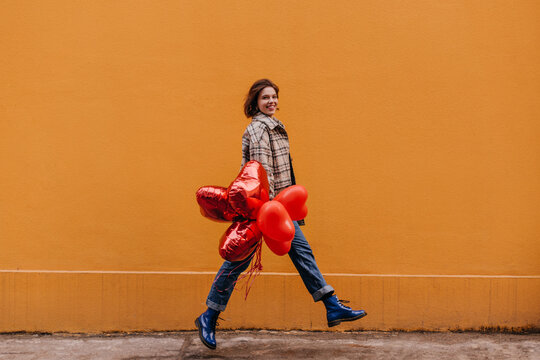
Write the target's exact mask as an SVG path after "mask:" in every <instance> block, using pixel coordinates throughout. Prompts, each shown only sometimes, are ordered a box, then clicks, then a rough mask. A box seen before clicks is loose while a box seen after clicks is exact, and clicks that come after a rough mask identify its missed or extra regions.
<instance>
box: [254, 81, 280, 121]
mask: <svg viewBox="0 0 540 360" xmlns="http://www.w3.org/2000/svg"><path fill="white" fill-rule="evenodd" d="M277 104H278V96H277V93H276V90H274V88H273V87H271V86H267V87H265V88H264V89H262V90H261V92H260V93H259V98H258V99H257V106H258V107H259V110H260V111H261V112H262V113H263V114H266V115H268V116H270V117H273V116H274V113H275V112H276V110H277Z"/></svg>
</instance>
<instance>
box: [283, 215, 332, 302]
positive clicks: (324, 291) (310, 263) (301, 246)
mask: <svg viewBox="0 0 540 360" xmlns="http://www.w3.org/2000/svg"><path fill="white" fill-rule="evenodd" d="M293 224H294V228H295V234H294V239H293V241H292V244H291V250H290V251H289V257H290V258H291V260H292V262H293V264H294V266H295V267H296V270H298V273H299V274H300V277H301V278H302V280H303V281H304V285H305V286H306V288H307V290H308V291H309V293H310V294H311V296H313V300H314V301H319V300H322V299H323V298H324V297H328V296H329V295H331V294H332V293H333V292H334V288H333V287H332V286H330V285H328V284H327V283H326V281H325V280H324V277H323V276H322V274H321V271H320V270H319V267H318V266H317V263H316V262H315V256H313V251H312V250H311V247H310V246H309V243H308V242H307V240H306V237H305V236H304V234H303V233H302V230H301V229H300V226H298V223H297V222H296V221H293Z"/></svg>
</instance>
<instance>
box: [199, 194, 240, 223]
mask: <svg viewBox="0 0 540 360" xmlns="http://www.w3.org/2000/svg"><path fill="white" fill-rule="evenodd" d="M197 203H198V204H199V206H200V208H201V209H200V210H201V214H202V215H203V216H204V217H207V218H209V219H212V220H216V221H232V220H233V219H234V218H235V217H237V216H238V214H236V212H235V211H234V209H233V208H232V207H231V205H230V204H229V201H228V199H227V189H226V188H224V187H221V186H203V187H201V188H200V189H199V190H197Z"/></svg>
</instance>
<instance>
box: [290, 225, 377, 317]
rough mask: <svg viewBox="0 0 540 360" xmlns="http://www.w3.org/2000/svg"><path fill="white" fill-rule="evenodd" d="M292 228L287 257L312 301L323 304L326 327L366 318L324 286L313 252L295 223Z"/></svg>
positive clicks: (332, 289) (364, 314)
mask: <svg viewBox="0 0 540 360" xmlns="http://www.w3.org/2000/svg"><path fill="white" fill-rule="evenodd" d="M294 227H295V230H296V232H295V235H294V240H293V242H292V246H291V251H289V256H290V257H291V260H292V262H293V263H294V266H296V269H297V270H298V273H299V274H300V276H301V277H302V280H303V281H304V284H305V285H306V288H307V289H308V291H309V292H310V294H311V296H313V300H315V301H319V300H322V301H323V302H324V306H325V307H326V319H327V320H328V326H329V327H332V326H336V325H339V324H340V323H341V322H343V321H354V320H358V319H361V318H363V317H364V316H366V315H367V313H366V312H365V311H364V310H353V309H351V308H350V307H348V306H345V305H343V303H342V301H341V300H339V299H338V298H337V296H336V295H333V293H334V288H332V287H331V286H330V285H328V284H326V281H325V280H324V277H323V276H322V274H321V272H320V270H319V267H318V266H317V263H316V262H315V257H314V256H313V251H311V247H310V246H309V244H308V242H307V240H306V238H305V236H304V234H303V233H302V230H300V227H299V226H298V224H297V223H296V221H295V222H294Z"/></svg>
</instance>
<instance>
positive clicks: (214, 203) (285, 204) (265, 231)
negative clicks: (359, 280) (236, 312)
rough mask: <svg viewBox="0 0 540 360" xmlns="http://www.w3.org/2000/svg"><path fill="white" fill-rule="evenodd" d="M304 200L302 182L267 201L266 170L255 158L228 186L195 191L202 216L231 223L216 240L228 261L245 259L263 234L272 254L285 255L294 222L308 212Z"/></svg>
mask: <svg viewBox="0 0 540 360" xmlns="http://www.w3.org/2000/svg"><path fill="white" fill-rule="evenodd" d="M306 200H307V191H306V189H305V188H304V187H303V186H301V185H293V186H290V187H288V188H286V189H284V190H282V191H281V192H280V193H279V194H278V196H276V197H275V198H274V199H273V200H269V195H268V178H267V175H266V171H265V170H264V168H263V166H262V165H261V164H260V163H259V162H257V161H249V162H248V163H246V164H245V165H244V167H243V168H242V170H240V173H239V174H238V176H237V177H236V179H235V180H234V181H233V182H232V183H231V185H230V186H229V187H228V188H224V187H220V186H203V187H201V188H200V189H199V190H197V202H198V203H199V206H200V210H201V214H202V215H203V216H205V217H207V218H209V219H212V220H216V221H232V222H233V224H232V225H231V226H229V228H228V229H227V231H225V233H224V234H223V236H222V237H221V240H220V242H219V254H220V255H221V257H222V258H224V259H225V260H229V261H240V260H244V259H246V258H247V257H248V256H249V255H250V254H251V253H253V252H254V250H255V249H257V247H259V246H260V244H261V238H262V237H263V236H264V241H265V243H266V245H268V247H269V248H270V250H272V251H273V252H274V253H275V254H277V255H285V254H287V253H288V252H289V250H290V249H291V242H292V239H293V238H294V232H295V230H294V225H293V221H295V220H301V219H303V218H305V217H306V215H307V207H306Z"/></svg>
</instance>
